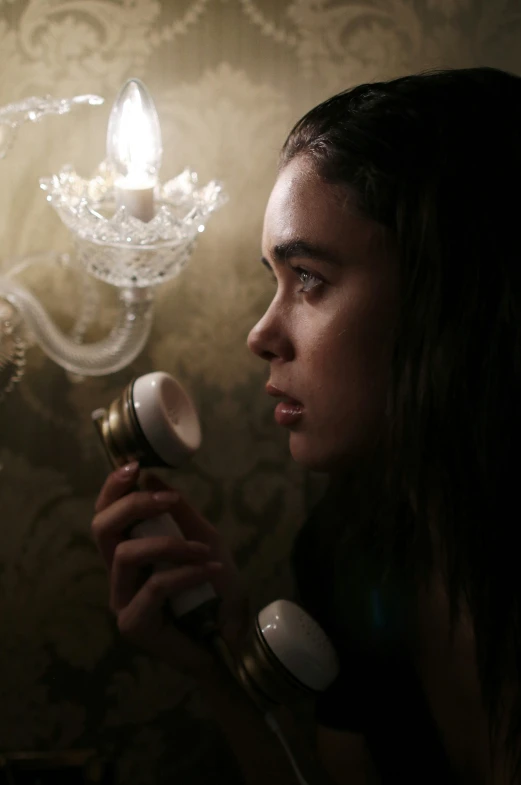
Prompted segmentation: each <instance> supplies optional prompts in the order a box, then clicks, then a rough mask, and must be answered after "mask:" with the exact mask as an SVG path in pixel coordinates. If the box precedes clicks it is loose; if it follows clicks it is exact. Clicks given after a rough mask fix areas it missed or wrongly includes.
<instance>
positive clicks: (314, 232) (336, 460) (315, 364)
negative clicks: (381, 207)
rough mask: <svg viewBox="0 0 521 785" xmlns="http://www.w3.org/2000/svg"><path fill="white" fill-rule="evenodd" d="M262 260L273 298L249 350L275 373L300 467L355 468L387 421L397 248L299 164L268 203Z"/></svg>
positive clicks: (273, 384)
mask: <svg viewBox="0 0 521 785" xmlns="http://www.w3.org/2000/svg"><path fill="white" fill-rule="evenodd" d="M262 252H263V262H264V264H266V265H267V266H268V267H269V268H270V269H271V271H272V272H273V275H274V277H275V280H276V292H275V295H274V297H273V300H272V302H271V305H270V306H269V308H268V310H267V311H266V313H265V314H264V316H263V317H262V319H261V320H260V321H259V322H258V323H257V324H256V325H255V327H254V328H253V329H252V331H251V333H250V335H249V338H248V346H249V348H250V349H251V351H253V352H254V353H255V354H257V355H259V356H260V357H262V358H263V359H264V360H266V361H267V362H268V363H269V365H270V374H269V383H268V386H267V390H268V392H269V393H270V394H272V395H274V396H276V397H279V398H280V400H279V404H278V405H277V408H276V412H275V418H276V420H277V422H278V423H279V424H280V425H282V426H284V427H287V428H288V430H289V443H290V450H291V453H292V456H293V458H294V459H295V460H296V461H298V462H299V463H302V464H303V465H305V466H306V467H308V468H310V469H314V470H316V471H334V470H336V469H339V468H343V467H348V466H349V465H352V463H353V462H354V461H356V460H357V458H359V457H361V456H363V455H364V453H365V452H366V451H367V449H368V448H370V447H371V446H372V445H373V444H374V440H375V437H376V436H377V435H378V433H379V431H380V429H381V428H382V426H383V422H384V419H383V415H384V407H385V399H386V391H387V383H388V374H389V366H390V357H391V349H392V338H391V336H392V331H393V327H394V322H395V315H396V299H397V298H396V292H397V265H396V262H395V257H394V253H393V251H392V243H391V241H390V240H389V238H388V237H387V236H386V234H385V232H384V230H383V229H382V227H380V226H379V225H378V224H376V223H375V222H374V221H371V220H370V219H368V218H366V217H364V216H362V215H361V214H360V213H358V212H357V210H356V208H355V200H354V196H353V195H351V194H349V192H348V191H347V190H346V189H345V188H340V187H339V186H334V185H330V184H328V183H325V182H324V181H323V180H322V179H321V178H320V177H319V175H318V174H317V172H316V170H315V168H314V166H313V164H312V163H311V162H310V161H309V160H308V159H307V158H306V157H304V156H297V157H296V158H294V159H293V160H291V161H290V162H289V164H288V165H287V166H286V167H285V168H284V169H283V170H282V171H281V173H280V175H279V177H278V179H277V181H276V183H275V186H274V188H273V191H272V193H271V195H270V198H269V201H268V205H267V208H266V214H265V219H264V230H263V237H262Z"/></svg>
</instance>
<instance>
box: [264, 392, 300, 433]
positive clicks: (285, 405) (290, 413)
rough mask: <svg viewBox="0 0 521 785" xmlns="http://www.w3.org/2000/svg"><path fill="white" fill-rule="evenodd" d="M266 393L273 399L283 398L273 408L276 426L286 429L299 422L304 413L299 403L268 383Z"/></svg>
mask: <svg viewBox="0 0 521 785" xmlns="http://www.w3.org/2000/svg"><path fill="white" fill-rule="evenodd" d="M266 392H267V393H268V395H271V396H273V397H274V398H283V400H282V401H280V403H278V404H277V405H276V407H275V422H276V423H277V424H278V425H283V426H286V427H288V426H290V425H294V424H295V423H296V422H297V421H298V420H300V418H301V417H302V414H303V412H304V406H303V405H302V404H301V403H300V401H297V400H296V399H295V398H292V397H291V396H290V395H288V394H287V393H285V392H284V390H280V389H279V388H278V387H275V386H274V385H273V384H270V382H268V384H267V385H266Z"/></svg>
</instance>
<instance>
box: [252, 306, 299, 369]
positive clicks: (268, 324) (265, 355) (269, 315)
mask: <svg viewBox="0 0 521 785" xmlns="http://www.w3.org/2000/svg"><path fill="white" fill-rule="evenodd" d="M247 345H248V349H249V350H250V351H251V352H253V354H256V355H257V356H258V357H261V358H262V359H263V360H267V361H268V362H271V361H272V360H277V359H280V360H285V361H288V360H291V359H292V357H293V344H292V342H291V340H290V338H289V335H288V332H287V330H286V329H285V327H284V320H283V318H282V315H281V314H280V313H279V312H278V311H277V310H276V306H275V303H274V302H273V303H272V304H271V305H270V307H269V308H268V310H267V311H266V313H265V314H264V316H263V317H262V318H261V319H259V321H258V322H257V324H256V325H255V327H253V328H252V329H251V331H250V334H249V335H248V340H247Z"/></svg>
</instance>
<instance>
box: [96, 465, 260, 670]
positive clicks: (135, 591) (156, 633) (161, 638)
mask: <svg viewBox="0 0 521 785" xmlns="http://www.w3.org/2000/svg"><path fill="white" fill-rule="evenodd" d="M138 477H139V467H138V465H137V464H130V465H129V466H126V467H123V468H122V469H118V470H116V471H114V472H112V473H111V474H110V475H109V477H108V478H107V480H106V482H105V484H104V485H103V488H102V489H101V491H100V494H99V496H98V500H97V503H96V506H95V516H94V519H93V521H92V531H93V536H94V540H95V541H96V544H97V546H98V548H99V550H100V553H101V555H102V557H103V560H104V561H105V564H106V566H107V569H108V571H109V581H110V607H111V609H112V611H113V612H114V613H115V615H116V617H117V621H118V627H119V629H120V631H121V633H122V634H123V635H124V637H125V638H127V639H129V640H130V641H132V642H133V643H135V644H136V645H138V646H139V647H140V648H142V649H144V650H146V651H147V652H149V653H150V654H153V655H155V656H157V657H158V658H160V659H162V660H164V661H166V662H168V663H169V664H171V665H172V666H173V667H175V668H176V669H178V670H181V671H183V672H184V673H187V674H189V675H190V676H192V677H194V678H196V679H203V678H206V677H208V674H209V673H210V672H212V666H213V658H212V655H211V654H210V653H209V652H208V651H207V650H206V649H204V648H203V647H202V646H199V645H198V644H196V643H195V642H193V641H192V640H190V639H189V638H188V637H187V636H186V635H184V634H183V633H181V632H180V631H179V630H178V629H177V628H176V626H175V624H174V623H173V622H172V619H171V617H169V616H167V615H166V614H165V613H164V606H165V603H166V601H167V600H168V598H170V597H173V596H176V595H178V594H180V593H182V592H183V591H185V590H186V589H191V588H194V587H196V586H200V585H201V584H203V583H206V582H207V581H210V582H211V583H212V585H213V587H214V589H215V591H216V593H217V595H218V596H219V597H220V598H221V604H220V608H219V617H218V623H219V627H220V630H221V635H222V637H223V638H224V639H225V641H226V643H227V644H228V646H229V647H230V649H231V650H232V651H233V650H234V649H235V647H236V646H237V644H238V642H239V640H240V637H241V634H242V632H243V630H244V627H245V625H246V623H247V620H248V604H247V601H246V598H245V595H244V592H243V590H242V588H241V585H240V580H239V573H238V570H237V567H236V566H235V564H234V561H233V559H232V556H231V554H230V552H229V550H228V548H227V547H226V546H225V544H224V543H223V541H222V539H221V538H220V537H219V534H218V533H217V531H216V530H215V529H214V527H213V526H211V524H210V523H209V522H208V521H207V520H206V519H205V518H204V517H203V516H202V515H200V514H199V513H198V512H197V511H196V510H194V509H193V508H192V507H191V506H190V505H189V504H188V502H187V501H186V500H185V499H183V498H182V497H181V496H180V494H179V493H177V491H174V490H173V489H172V488H169V486H167V485H165V484H164V483H163V482H162V481H161V480H159V479H158V478H157V477H148V478H147V480H146V483H145V487H146V490H131V489H132V488H135V487H136V483H137V480H138ZM164 512H169V513H171V514H172V516H173V518H174V520H175V521H176V523H177V524H178V526H179V528H180V529H181V531H182V532H183V534H184V536H185V538H186V540H183V539H181V538H178V537H159V536H157V537H143V538H141V537H139V538H136V539H128V537H127V534H128V531H129V529H131V528H132V525H133V524H135V523H138V522H139V521H142V520H146V519H148V518H153V517H155V516H157V515H159V514H160V513H164ZM157 564H161V565H162V567H163V566H164V565H165V564H169V565H171V567H170V568H169V569H165V568H162V569H161V570H160V571H157V572H151V570H152V569H153V567H154V566H155V565H157Z"/></svg>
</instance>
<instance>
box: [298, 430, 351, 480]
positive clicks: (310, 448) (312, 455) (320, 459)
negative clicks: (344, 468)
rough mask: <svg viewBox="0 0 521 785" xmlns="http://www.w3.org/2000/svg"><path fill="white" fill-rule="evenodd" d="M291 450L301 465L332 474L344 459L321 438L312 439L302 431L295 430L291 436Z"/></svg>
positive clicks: (310, 469)
mask: <svg viewBox="0 0 521 785" xmlns="http://www.w3.org/2000/svg"><path fill="white" fill-rule="evenodd" d="M289 450H290V453H291V457H292V458H293V460H294V461H295V462H296V463H298V464H299V466H302V467H304V468H305V469H309V471H312V472H321V473H326V474H330V473H332V472H335V471H337V470H338V468H339V465H341V464H342V463H343V462H344V460H343V459H342V457H341V456H339V455H338V454H335V451H334V450H331V449H328V446H327V445H326V444H324V443H320V442H319V440H315V439H310V438H309V436H306V435H305V434H303V433H302V432H298V431H293V432H291V433H290V437H289Z"/></svg>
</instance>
